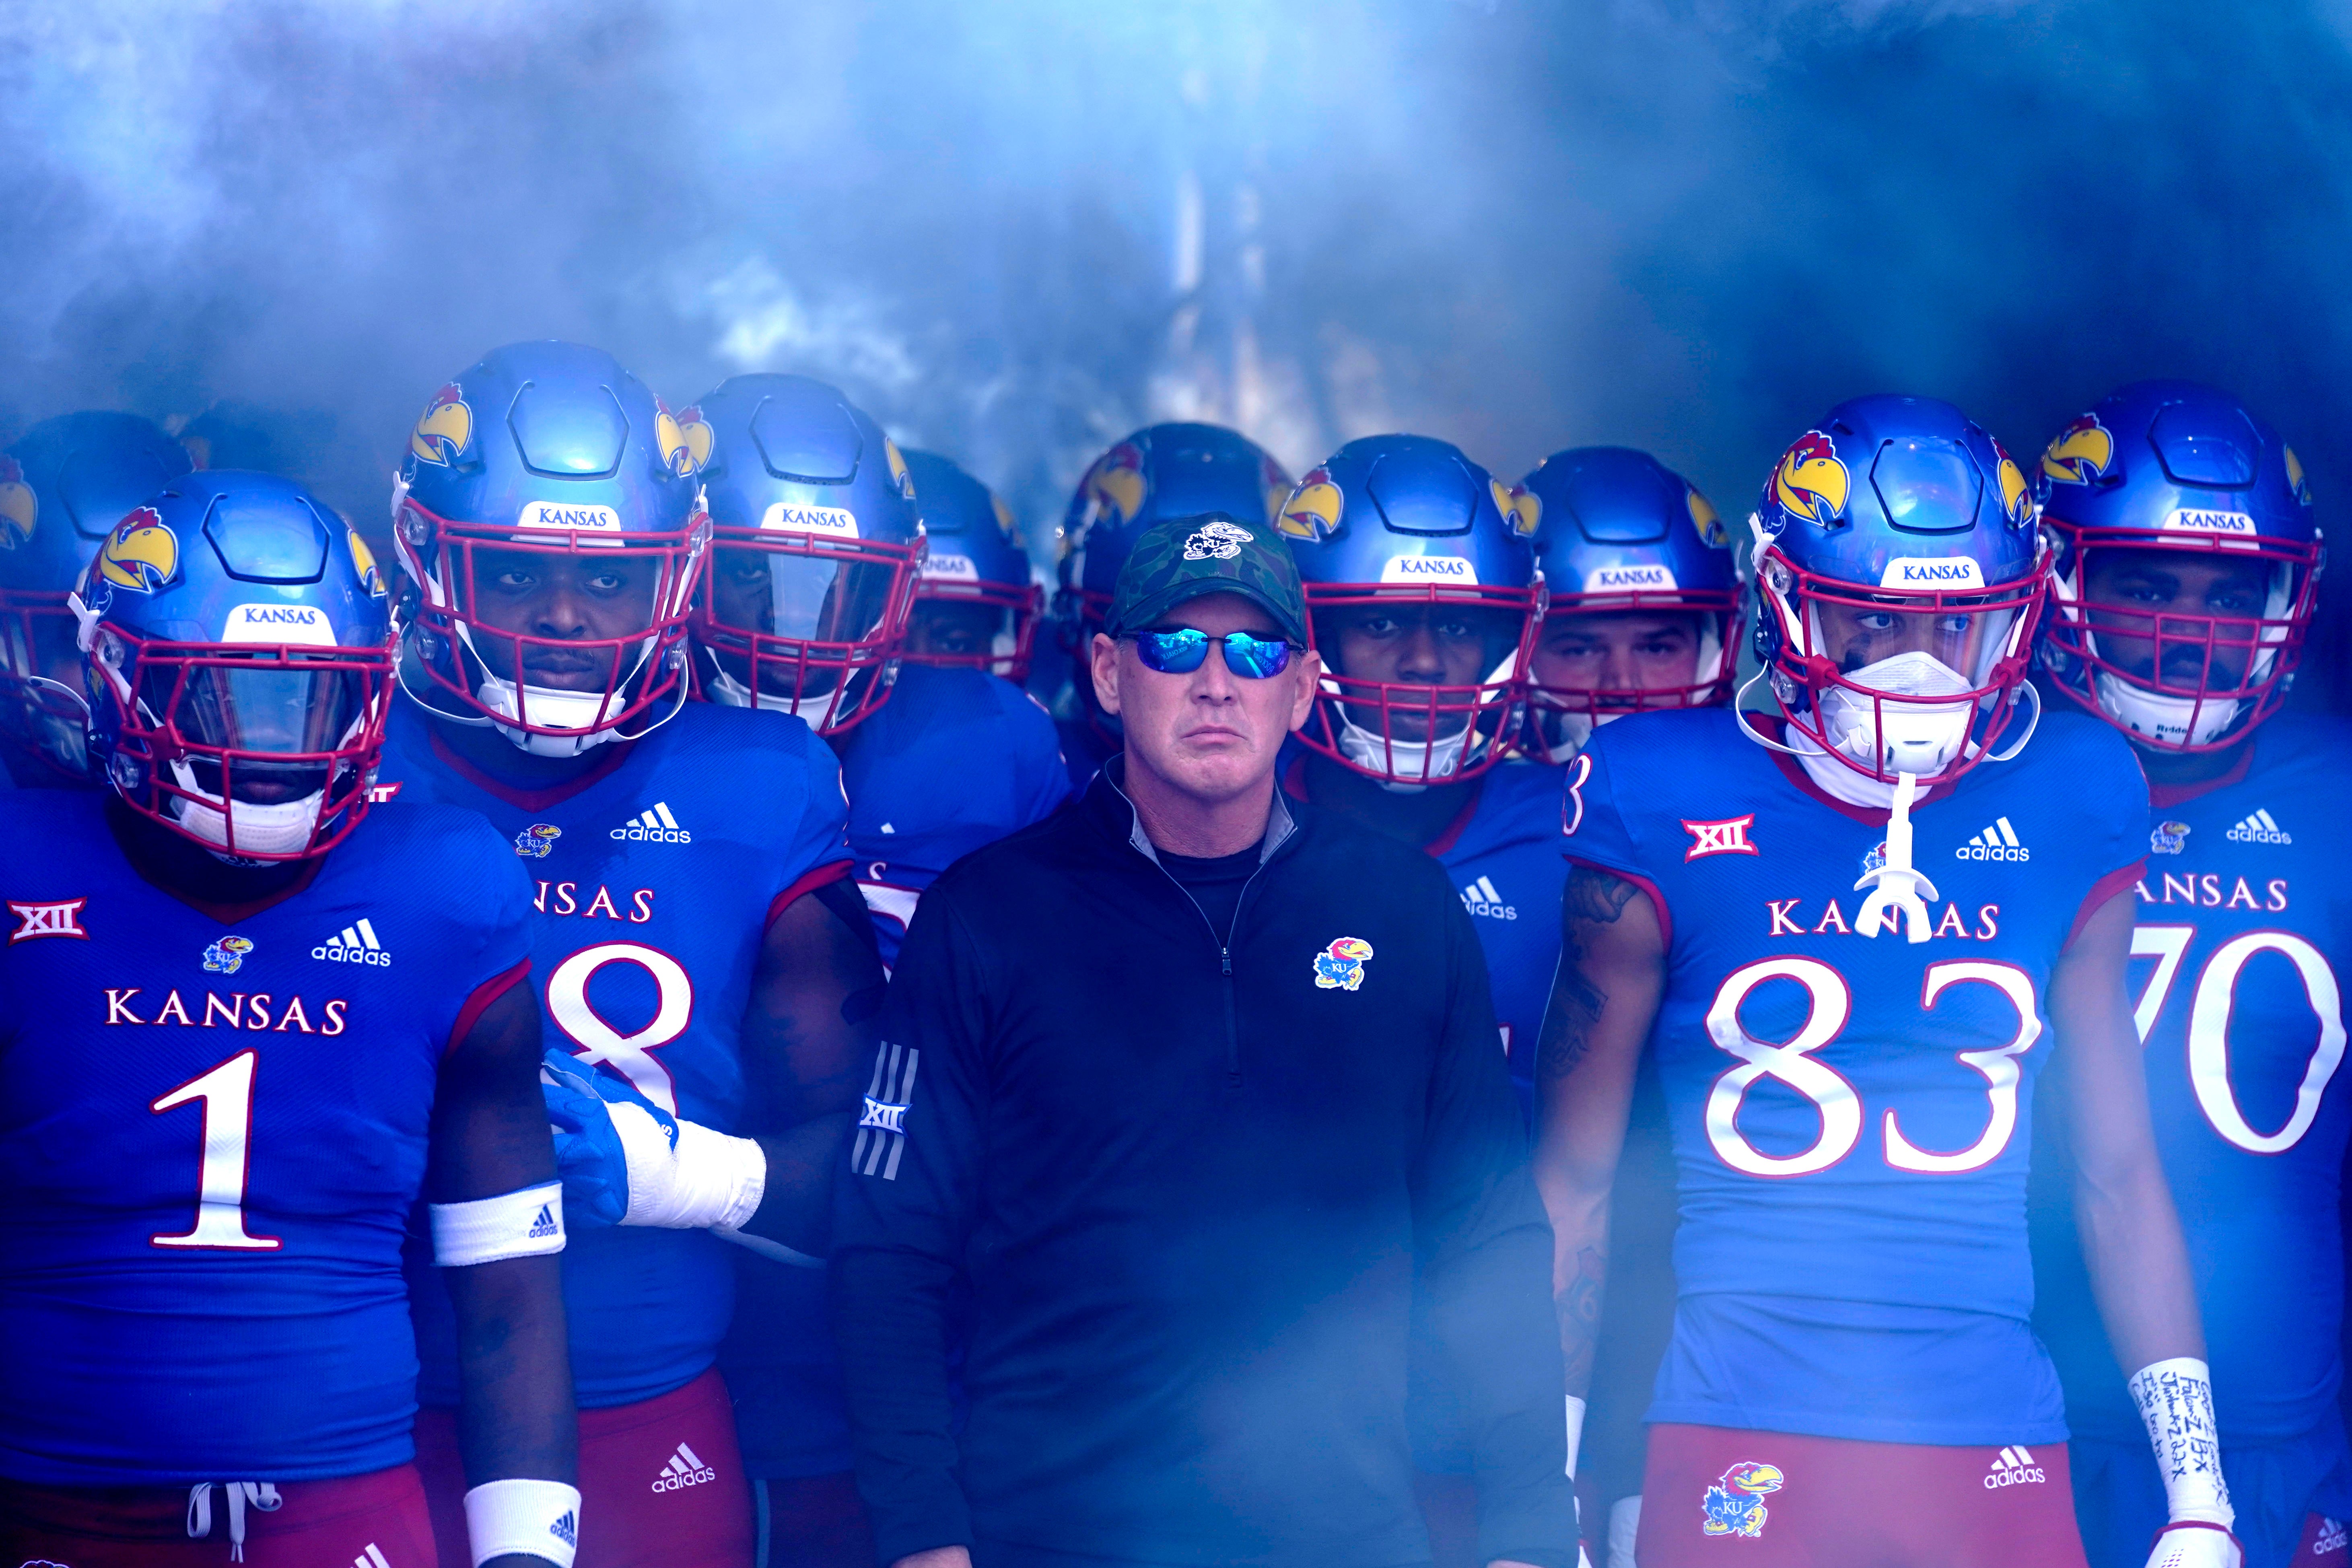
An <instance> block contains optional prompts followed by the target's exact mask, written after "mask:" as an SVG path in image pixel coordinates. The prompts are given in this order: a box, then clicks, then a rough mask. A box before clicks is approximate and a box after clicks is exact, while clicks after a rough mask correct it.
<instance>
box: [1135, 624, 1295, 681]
mask: <svg viewBox="0 0 2352 1568" xmlns="http://www.w3.org/2000/svg"><path fill="white" fill-rule="evenodd" d="M1130 635H1131V636H1132V637H1134V638H1135V654H1136V657H1137V658H1140V659H1141V660H1143V668H1146V669H1156V670H1158V671H1160V674H1162V675H1190V674H1192V672H1193V671H1194V670H1196V669H1198V668H1201V666H1202V665H1203V664H1205V663H1207V662H1208V658H1209V645H1210V644H1211V643H1223V644H1224V645H1225V668H1227V669H1230V670H1232V671H1233V672H1234V674H1235V675H1241V676H1246V677H1248V678H1249V679H1252V680H1263V679H1265V678H1266V677H1267V676H1269V675H1279V674H1281V673H1282V672H1283V671H1284V670H1285V669H1286V668H1289V666H1290V645H1289V644H1288V643H1286V642H1285V641H1283V640H1282V639H1281V638H1280V637H1272V638H1268V637H1252V636H1250V635H1249V633H1247V632H1227V633H1226V634H1225V635H1224V636H1223V637H1211V636H1210V635H1209V634H1208V633H1206V632H1204V631H1199V630H1196V629H1195V628H1193V627H1192V626H1184V627H1182V628H1181V629H1179V630H1176V631H1171V632H1135V633H1131V634H1130Z"/></svg>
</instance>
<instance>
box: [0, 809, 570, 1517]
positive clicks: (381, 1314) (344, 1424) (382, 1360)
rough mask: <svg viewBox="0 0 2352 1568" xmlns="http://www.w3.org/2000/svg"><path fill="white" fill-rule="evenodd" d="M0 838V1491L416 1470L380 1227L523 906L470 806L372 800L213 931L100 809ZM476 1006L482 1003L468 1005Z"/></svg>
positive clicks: (412, 1371) (36, 823)
mask: <svg viewBox="0 0 2352 1568" xmlns="http://www.w3.org/2000/svg"><path fill="white" fill-rule="evenodd" d="M12 810H13V811H14V812H15V814H16V815H15V816H14V817H13V818H12V819H11V821H10V824H9V828H10V831H9V832H8V833H7V834H6V835H5V837H0V898H5V900H6V903H7V913H8V917H9V936H8V942H7V943H6V945H5V946H4V947H0V1053H5V1058H0V1059H5V1072H6V1083H5V1095H4V1096H0V1191H5V1192H6V1194H7V1202H6V1204H5V1205H0V1357H5V1366H6V1372H5V1375H0V1475H6V1476H9V1477H11V1478H13V1479H18V1480H24V1481H31V1482H36V1483H40V1484H45V1485H59V1486H120V1485H185V1484H189V1483H193V1482H195V1481H201V1480H223V1479H257V1480H276V1481H284V1480H305V1479H322V1478H327V1477H334V1476H349V1475H359V1474H364V1473H366V1472H368V1471H372V1470H380V1469H383V1468H387V1467H389V1466H393V1465H398V1464H402V1463H404V1462H405V1461H406V1460H407V1459H408V1458H409V1457H410V1455H411V1453H412V1452H413V1450H412V1448H411V1446H410V1442H409V1429H410V1426H411V1425H412V1424H413V1422H414V1420H415V1411H416V1405H415V1389H416V1349H415V1338H414V1336H413V1334H412V1333H411V1331H410V1328H409V1311H408V1290H407V1288H406V1286H405V1285H404V1282H403V1280H402V1278H401V1245H402V1237H403V1235H404V1232H405V1230H406V1228H407V1225H408V1219H409V1214H410V1211H411V1208H412V1207H413V1206H414V1205H415V1202H416V1200H417V1197H418V1194H419V1192H420V1190H421V1188H422V1186H423V1184H424V1179H425V1141H426V1132H427V1128H428V1125H429V1122H430V1119H431V1115H432V1110H433V1095H434V1089H435V1087H436V1075H437V1072H438V1070H439V1067H440V1062H441V1058H442V1057H443V1055H444V1054H445V1053H446V1051H447V1050H448V1048H449V1047H450V1046H451V1045H452V1044H453V1043H454V1042H453V1040H452V1036H453V1034H454V1033H455V1032H456V1031H457V1027H458V1024H459V1020H460V1017H461V1016H464V1015H465V1014H466V1013H467V1004H468V1002H469V1000H470V999H473V998H475V997H476V996H477V994H478V993H480V994H481V996H482V999H483V1000H487V999H488V996H489V995H491V994H495V990H496V984H495V983H496V982H499V980H500V979H502V978H503V979H504V980H505V981H506V982H507V983H508V984H512V983H514V982H515V981H516V980H517V979H519V978H520V976H519V973H518V972H519V970H520V966H521V964H522V963H524V961H525V957H526V954H527V952H528V939H527V933H526V931H525V926H524V921H525V917H526V916H527V915H528V913H529V910H530V888H529V885H528V884H527V883H526V882H525V880H524V879H523V878H522V877H521V876H520V875H519V874H518V873H517V871H516V868H515V867H514V865H513V863H512V862H513V857H512V855H510V854H509V852H508V851H507V847H506V845H505V842H504V841H503V840H502V839H500V838H499V837H498V836H497V835H496V834H495V833H493V832H492V831H491V829H490V828H489V827H488V826H487V825H485V824H484V823H483V822H482V821H481V819H480V818H478V817H476V816H472V815H471V814H469V813H466V812H461V811H453V810H449V809H446V808H445V807H441V806H412V805H392V806H385V807H383V808H382V809H379V810H377V811H375V812H373V813H371V814H370V815H369V816H368V819H367V821H366V822H365V823H363V824H362V826H360V828H359V829H358V831H356V832H355V833H353V834H352V837H350V838H348V839H347V840H345V841H344V843H343V844H342V845H341V847H339V848H337V849H336V850H335V851H334V852H333V853H332V854H331V855H330V856H328V857H327V858H326V859H325V861H324V862H323V864H321V865H320V868H319V869H318V870H317V872H316V873H315V874H314V875H313V877H312V879H311V880H310V883H309V885H308V886H305V887H302V888H301V889H299V891H296V892H294V893H292V894H290V895H289V896H288V897H286V898H284V899H282V900H279V901H278V902H277V903H274V904H271V905H269V906H268V907H267V908H266V909H262V910H258V911H255V912H249V913H248V912H242V911H227V912H234V913H236V919H234V920H229V921H223V920H222V919H220V918H218V917H217V916H216V915H215V914H212V913H206V912H204V911H202V910H197V909H195V908H194V907H192V906H190V905H188V904H184V903H182V902H181V901H180V900H177V899H175V898H173V897H172V896H170V895H169V894H166V893H163V892H162V891H160V890H158V889H155V888H154V887H152V886H151V885H149V884H148V883H147V882H145V881H144V880H142V879H141V878H140V877H139V876H138V874H137V873H136V872H134V871H133V870H132V869H131V866H130V864H129V863H128V862H127V861H126V860H125V859H124V858H123V856H122V852H121V850H120V849H119V848H117V847H116V846H115V843H114V840H113V837H112V836H111V835H110V833H109V832H108V829H107V824H106V816H105V798H104V797H103V796H101V795H98V794H97V793H95V792H85V791H68V790H26V791H25V792H23V793H22V794H21V795H19V797H18V799H17V801H16V805H14V806H13V807H12ZM485 988H488V989H485Z"/></svg>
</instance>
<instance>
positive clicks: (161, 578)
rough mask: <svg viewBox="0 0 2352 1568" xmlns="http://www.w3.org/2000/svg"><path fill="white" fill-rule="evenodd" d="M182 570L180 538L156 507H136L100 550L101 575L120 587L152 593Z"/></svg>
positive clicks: (108, 537) (111, 533) (107, 538)
mask: <svg viewBox="0 0 2352 1568" xmlns="http://www.w3.org/2000/svg"><path fill="white" fill-rule="evenodd" d="M179 570H180V539H179V535H177V534H175V533H173V531H171V529H170V528H169V527H167V526H166V525H165V524H164V521H163V513H162V512H160V511H157V510H155V509H154V508H153V507H152V506H142V507H136V508H133V509H132V510H131V514H130V515H129V516H128V517H125V518H124V519H123V520H122V521H121V522H118V523H116V524H115V525H114V528H113V530H112V531H110V532H109V533H108V534H107V536H106V542H105V543H104V544H102V545H100V547H99V552H98V575H99V577H100V580H101V581H103V582H107V583H111V584H114V585H115V586H116V587H118V588H130V589H133V590H135V591H137V592H139V593H142V594H152V593H155V592H157V591H159V590H160V589H162V588H163V585H164V584H167V583H169V582H171V580H172V579H173V576H174V575H176V574H178V572H179Z"/></svg>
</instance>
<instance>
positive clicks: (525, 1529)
mask: <svg viewBox="0 0 2352 1568" xmlns="http://www.w3.org/2000/svg"><path fill="white" fill-rule="evenodd" d="M466 1536H467V1541H468V1542H470V1543H471V1544H472V1546H473V1549H474V1568H482V1564H483V1563H488V1561H489V1560H490V1559H491V1558H493V1557H504V1556H506V1555H508V1554H509V1552H520V1553H521V1554H522V1555H524V1556H526V1557H544V1558H546V1559H547V1560H548V1561H549V1562H550V1563H554V1564H555V1568H572V1555H573V1554H574V1553H575V1552H578V1550H579V1548H580V1489H578V1488H577V1487H568V1486H565V1485H564V1484H563V1483H562V1481H530V1480H510V1481H484V1482H483V1483H482V1484H481V1485H480V1486H478V1487H476V1488H475V1489H473V1490H471V1491H469V1492H467V1494H466Z"/></svg>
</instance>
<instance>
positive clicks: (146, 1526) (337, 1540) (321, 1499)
mask: <svg viewBox="0 0 2352 1568" xmlns="http://www.w3.org/2000/svg"><path fill="white" fill-rule="evenodd" d="M278 1498H279V1500H280V1502H279V1506H278V1508H276V1509H274V1510H269V1511H268V1512H264V1511H263V1510H260V1509H258V1508H254V1507H250V1506H248V1507H247V1508H246V1509H244V1510H242V1511H243V1513H244V1531H245V1543H244V1548H243V1551H244V1560H245V1568H345V1565H346V1564H349V1565H350V1568H435V1564H436V1559H435V1555H434V1550H433V1521H432V1520H431V1519H430V1518H429V1517H428V1515H427V1512H426V1509H425V1488H424V1486H423V1485H422V1484H421V1483H420V1482H419V1481H418V1479H417V1475H416V1470H415V1467H413V1466H409V1465H401V1466H397V1467H395V1468H393V1469H389V1470H377V1471H374V1472H373V1473H372V1474H369V1475H364V1476H345V1477H341V1478H340V1479H335V1480H331V1481H281V1482H279V1483H278ZM205 1510H206V1511H207V1512H208V1513H209V1514H210V1516H211V1519H210V1524H211V1531H210V1533H208V1534H206V1535H205V1536H203V1537H200V1538H193V1539H192V1538H191V1537H190V1536H189V1534H188V1521H189V1519H190V1506H189V1497H188V1489H187V1488H186V1487H37V1486H33V1485H30V1484H28V1483H26V1482H23V1481H0V1561H5V1563H8V1564H9V1568H15V1565H16V1564H17V1563H27V1564H38V1563H52V1564H57V1565H58V1568H227V1565H228V1563H229V1560H230V1559H229V1553H230V1552H231V1551H232V1549H233V1548H232V1539H231V1531H230V1522H229V1507H228V1501H227V1498H226V1494H225V1492H224V1491H223V1489H222V1488H220V1487H217V1486H215V1487H214V1488H213V1489H211V1492H210V1494H209V1495H208V1496H207V1498H206V1500H205ZM472 1561H473V1559H472V1558H470V1557H467V1556H463V1555H461V1556H460V1557H458V1559H457V1563H458V1564H459V1568H464V1564H466V1563H470V1562H472Z"/></svg>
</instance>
